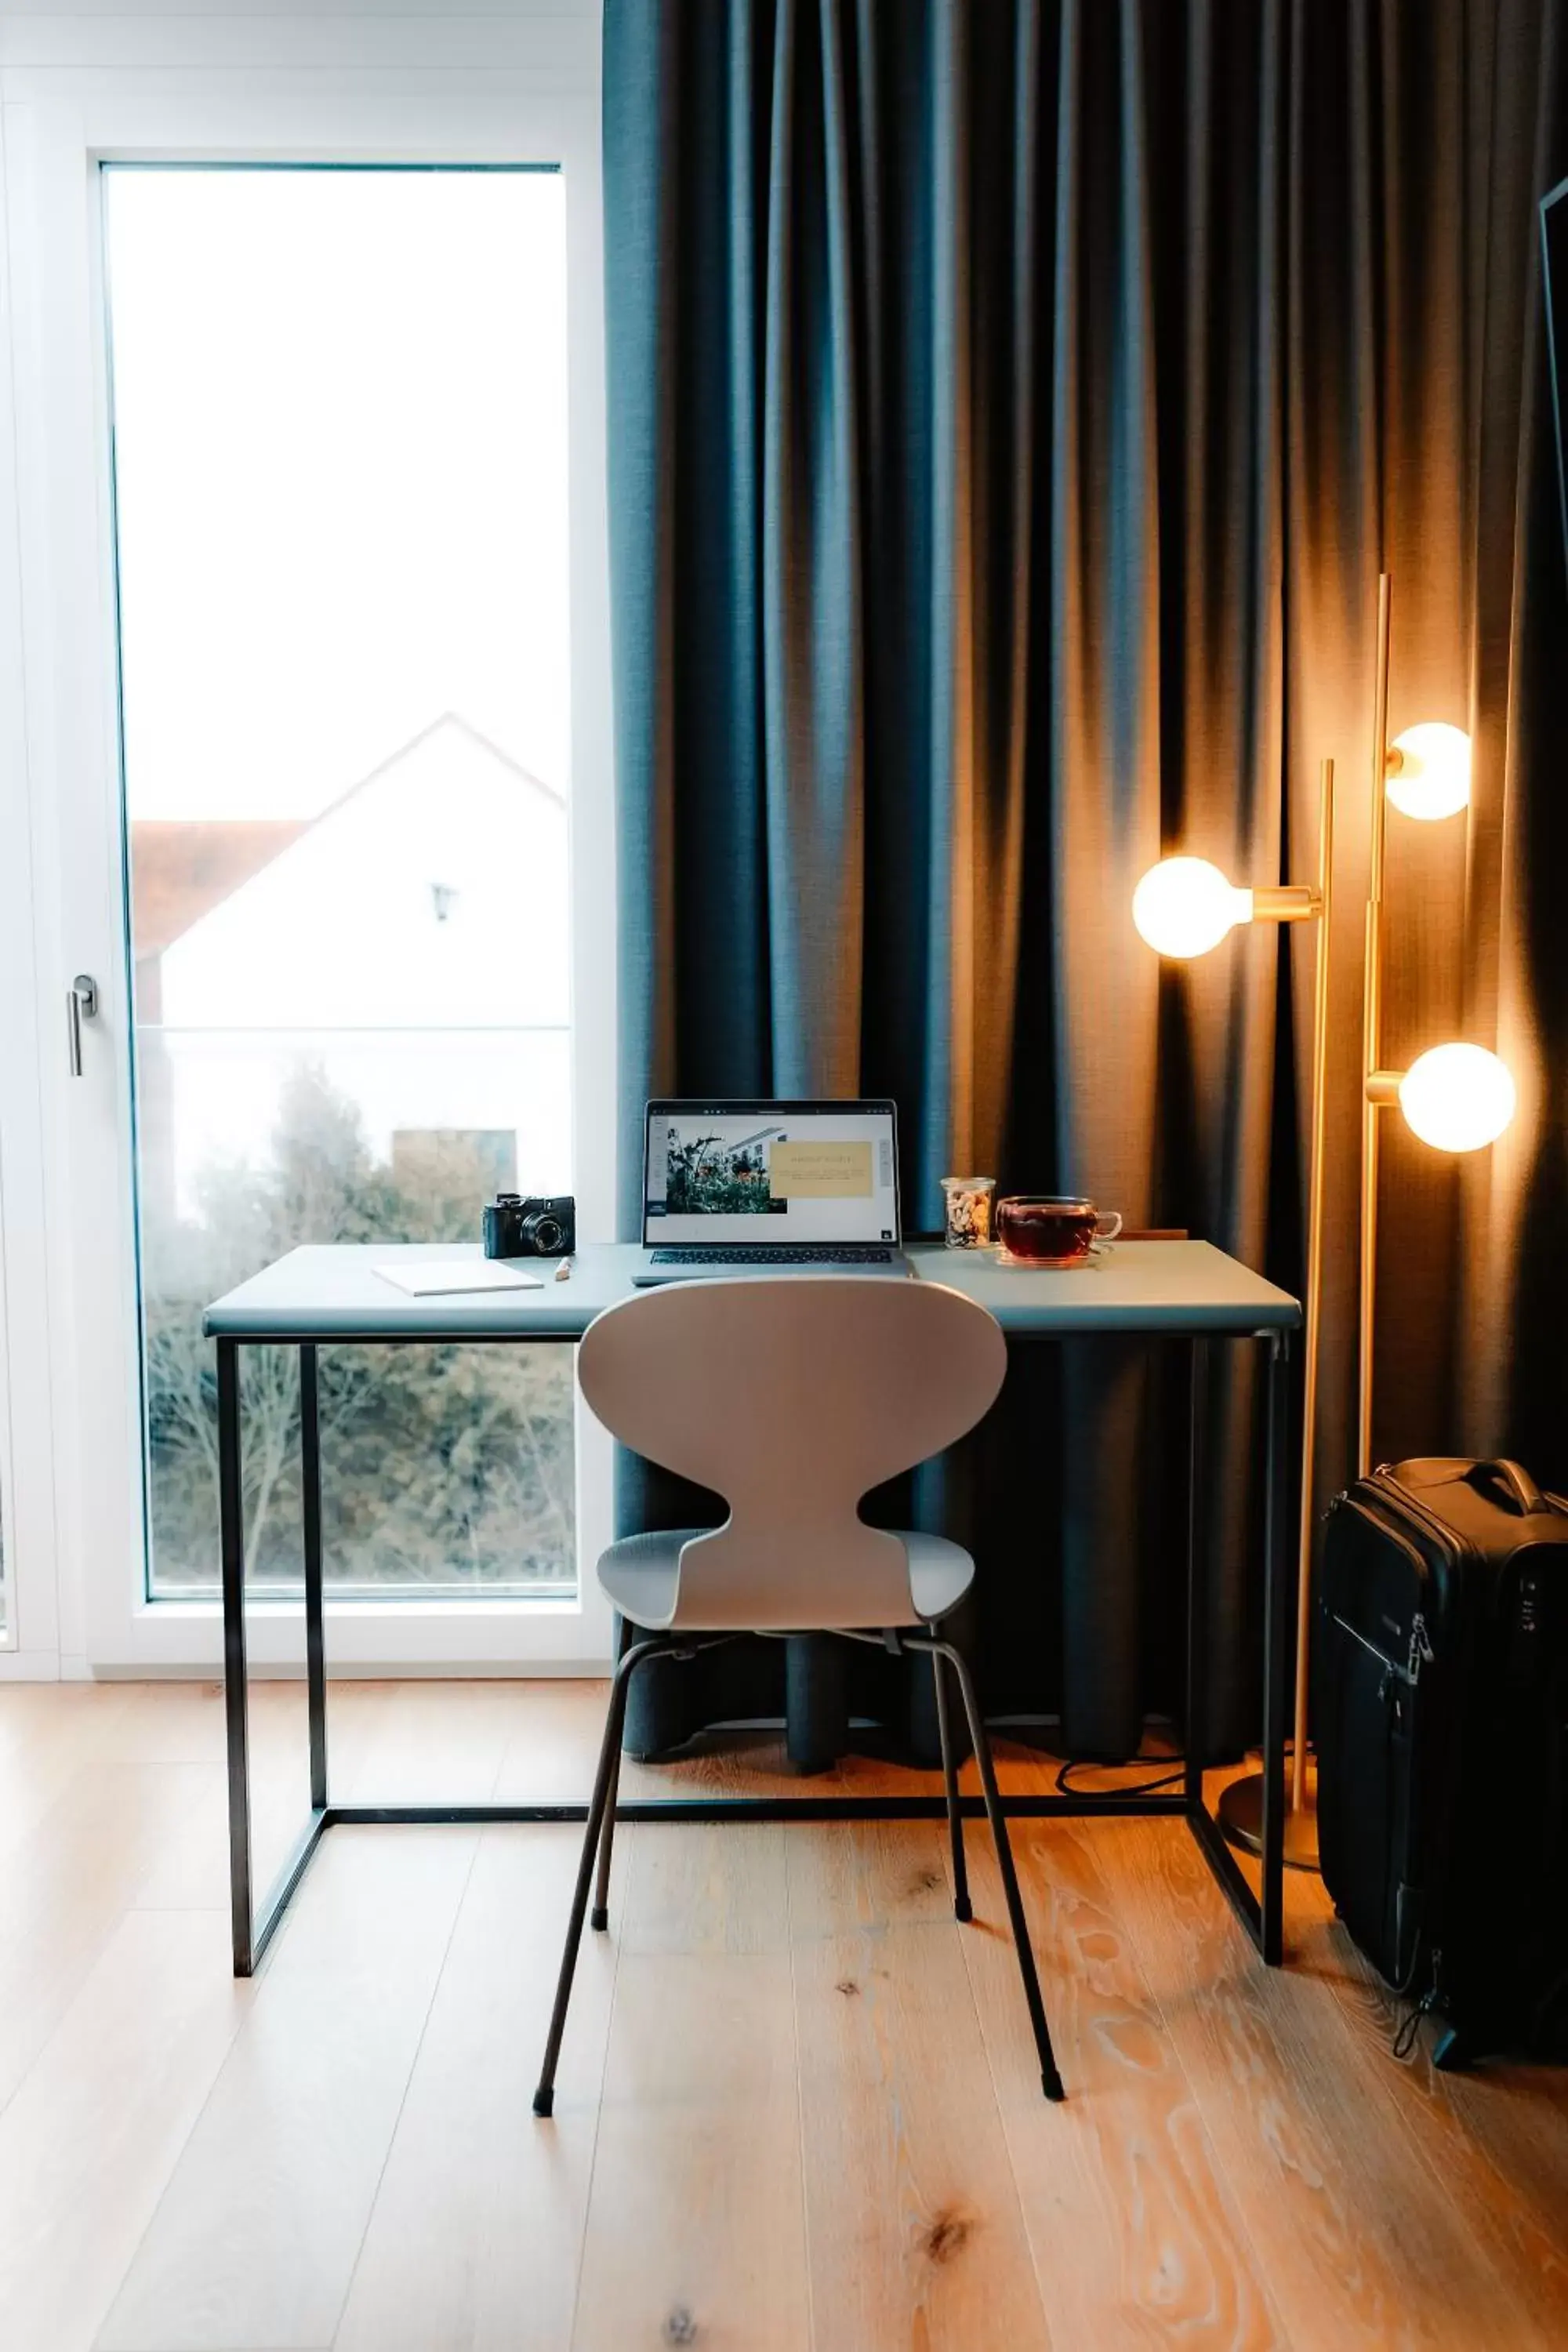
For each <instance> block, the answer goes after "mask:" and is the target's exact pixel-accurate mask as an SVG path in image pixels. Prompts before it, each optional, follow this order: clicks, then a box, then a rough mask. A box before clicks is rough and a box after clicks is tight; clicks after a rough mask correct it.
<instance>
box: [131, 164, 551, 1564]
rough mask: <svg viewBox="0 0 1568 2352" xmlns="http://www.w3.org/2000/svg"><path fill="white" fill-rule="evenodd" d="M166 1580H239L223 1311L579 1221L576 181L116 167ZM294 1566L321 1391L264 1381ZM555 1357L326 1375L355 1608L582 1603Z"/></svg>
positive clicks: (149, 1331) (140, 996) (135, 963)
mask: <svg viewBox="0 0 1568 2352" xmlns="http://www.w3.org/2000/svg"><path fill="white" fill-rule="evenodd" d="M104 179H105V211H106V219H107V245H108V252H107V259H108V280H109V298H110V351H111V382H112V407H113V434H114V465H115V511H116V532H117V550H116V553H117V562H118V571H119V582H120V632H121V702H122V726H123V738H124V761H123V772H124V790H125V814H126V838H127V848H128V860H129V871H130V931H131V938H130V943H129V951H130V955H131V959H132V969H133V981H134V1002H135V1040H134V1054H135V1087H136V1106H137V1122H136V1123H137V1187H138V1209H139V1217H140V1236H141V1266H142V1342H143V1388H144V1402H145V1423H146V1444H147V1496H148V1522H149V1556H150V1569H149V1575H150V1586H151V1590H152V1591H153V1593H154V1594H155V1595H169V1596H173V1595H180V1596H185V1595H188V1594H190V1593H192V1592H193V1591H199V1590H203V1589H216V1583H217V1554H216V1526H217V1502H216V1397H215V1388H214V1365H213V1361H212V1349H211V1347H210V1344H209V1343H208V1342H206V1341H205V1340H204V1339H203V1338H202V1336H201V1310H202V1307H204V1305H205V1303H206V1301H207V1300H208V1299H210V1298H212V1297H216V1296H217V1295H218V1294H219V1293H221V1292H222V1291H224V1290H226V1289H228V1288H230V1287H231V1286H233V1285H234V1284H235V1283H237V1282H238V1281H240V1280H242V1279H243V1278H244V1277H245V1276H247V1275H248V1274H251V1273H253V1272H255V1271H256V1270H257V1269H258V1267H260V1266H261V1265H265V1264H266V1263H268V1261H269V1260H270V1259H272V1258H274V1257H277V1256H279V1255H281V1254H282V1253H283V1252H284V1251H286V1250H288V1249H290V1248H292V1247H294V1246H295V1245H296V1244H300V1243H303V1242H330V1241H375V1242H388V1241H473V1240H477V1239H478V1237H479V1212H480V1208H481V1206H482V1204H483V1202H484V1201H485V1200H486V1199H488V1198H489V1196H490V1195H491V1194H493V1193H494V1192H496V1191H497V1190H498V1189H499V1188H501V1187H507V1188H512V1189H520V1190H522V1191H526V1192H568V1191H570V1190H571V1189H572V1165H571V1071H570V1053H569V1019H570V1006H569V995H568V969H569V967H568V956H569V946H570V942H569V934H568V908H569V890H568V879H567V794H568V791H569V785H570V744H569V736H568V720H569V708H570V704H569V693H568V656H569V647H568V640H567V614H568V602H569V599H568V579H567V512H566V479H567V463H566V458H567V442H566V436H567V397H566V381H567V379H566V278H565V211H564V192H563V185H562V182H561V179H560V177H559V175H558V174H555V173H548V172H529V171H516V172H512V171H483V172H479V171H466V170H460V169H454V170H450V171H436V172H429V171H398V170H380V169H371V170H314V169H308V168H293V167H285V168H278V169H255V170H249V169H247V170H227V169H216V168H215V169H210V170H209V169H205V168H198V169H187V168H175V167H161V166H153V167H145V168H144V167H136V166H108V167H106V168H105V173H104ZM242 1375H243V1387H244V1400H245V1413H246V1423H245V1440H246V1444H245V1452H246V1502H247V1565H248V1570H249V1573H250V1575H251V1577H252V1578H253V1580H258V1581H260V1582H263V1583H267V1582H272V1583H278V1584H286V1583H291V1582H294V1581H296V1580H298V1579H299V1576H300V1514H299V1504H300V1497H299V1426H298V1366H297V1362H296V1360H295V1359H294V1358H293V1356H292V1355H291V1354H290V1353H289V1352H288V1351H284V1350H279V1351H271V1350H263V1349H247V1350H246V1351H245V1354H244V1357H243V1359H242ZM571 1377H572V1376H571V1364H570V1359H569V1355H568V1352H567V1351H566V1350H564V1349H550V1348H547V1347H542V1348H539V1349H522V1348H517V1349H509V1348H490V1349H481V1348H452V1349H441V1350H433V1349H409V1350H396V1349H383V1350H375V1349H323V1350H322V1354H321V1412H322V1469H323V1513H324V1518H325V1534H326V1549H327V1559H328V1573H329V1576H330V1577H331V1579H332V1580H334V1582H335V1583H336V1585H337V1587H338V1589H339V1590H353V1589H365V1590H374V1591H377V1592H383V1591H387V1590H388V1589H392V1590H399V1589H400V1590H404V1591H410V1592H414V1593H417V1594H420V1595H429V1594H431V1593H432V1592H436V1591H468V1590H476V1589H478V1590H482V1591H484V1592H485V1593H486V1594H487V1595H488V1596H493V1595H496V1594H498V1593H500V1592H508V1591H515V1592H521V1593H526V1592H529V1591H539V1590H544V1591H548V1592H550V1593H552V1594H553V1595H559V1594H560V1593H561V1592H562V1591H563V1589H564V1588H569V1586H570V1584H571V1581H572V1580H573V1578H574V1540H573V1451H572V1388H571Z"/></svg>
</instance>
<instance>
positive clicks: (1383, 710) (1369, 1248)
mask: <svg viewBox="0 0 1568 2352" xmlns="http://www.w3.org/2000/svg"><path fill="white" fill-rule="evenodd" d="M1393 590H1394V583H1393V582H1392V580H1391V579H1390V577H1389V575H1388V573H1387V572H1384V574H1383V576H1382V578H1381V579H1380V580H1379V582H1378V583H1377V699H1376V706H1375V713H1374V719H1373V780H1372V782H1373V789H1372V846H1371V854H1370V856H1369V858H1368V862H1367V895H1366V964H1365V971H1364V974H1363V989H1362V1143H1361V1285H1360V1298H1359V1307H1360V1313H1359V1318H1358V1327H1359V1328H1358V1334H1357V1351H1356V1352H1357V1366H1358V1379H1357V1384H1356V1475H1357V1476H1358V1477H1361V1478H1364V1477H1365V1476H1366V1475H1367V1472H1368V1471H1369V1470H1370V1469H1371V1468H1372V1400H1373V1349H1374V1344H1375V1340H1376V1335H1377V1173H1378V1142H1379V1136H1378V1124H1379V1122H1378V1113H1379V1112H1380V1111H1382V1110H1385V1109H1387V1108H1390V1107H1391V1106H1392V1105H1393V1104H1394V1103H1397V1104H1398V1106H1399V1108H1400V1109H1401V1110H1402V1111H1403V1112H1404V1114H1405V1125H1406V1126H1407V1127H1408V1128H1409V1129H1411V1131H1412V1133H1413V1134H1415V1135H1417V1136H1419V1137H1420V1139H1421V1140H1422V1142H1423V1143H1428V1144H1430V1145H1431V1146H1432V1148H1433V1150H1436V1151H1479V1150H1483V1149H1484V1148H1485V1146H1486V1145H1488V1144H1489V1143H1495V1142H1496V1141H1497V1139H1498V1137H1499V1136H1500V1134H1501V1133H1502V1131H1503V1129H1505V1128H1506V1127H1507V1125H1508V1123H1509V1121H1510V1119H1511V1118H1512V1117H1513V1113H1514V1106H1515V1101H1516V1099H1517V1098H1516V1096H1515V1092H1514V1084H1513V1078H1512V1076H1511V1075H1510V1071H1509V1068H1508V1066H1507V1064H1506V1063H1505V1062H1501V1061H1500V1060H1499V1058H1498V1056H1497V1055H1495V1054H1489V1053H1488V1051H1487V1049H1486V1047H1485V1046H1484V1045H1434V1046H1433V1047H1432V1048H1431V1049H1430V1050H1429V1051H1428V1052H1427V1053H1425V1054H1422V1055H1418V1056H1417V1058H1416V1059H1415V1061H1414V1062H1412V1064H1411V1065H1410V1067H1409V1069H1408V1070H1385V1069H1384V1066H1383V868H1384V838H1385V835H1386V830H1387V815H1388V803H1389V802H1390V801H1392V802H1393V803H1394V807H1395V808H1396V809H1399V810H1400V811H1402V812H1403V814H1405V816H1412V817H1418V818H1420V819H1422V820H1423V821H1424V822H1433V821H1436V820H1439V819H1441V818H1443V817H1449V816H1458V815H1459V814H1461V812H1462V811H1463V810H1465V809H1467V808H1468V806H1469V803H1470V739H1469V737H1468V735H1466V734H1465V733H1463V732H1462V731H1461V730H1460V729H1459V728H1458V727H1447V726H1443V725H1440V724H1426V725H1424V726H1420V727H1412V728H1410V729H1409V730H1407V731H1406V732H1405V734H1403V735H1399V736H1396V737H1395V739H1394V741H1393V742H1392V743H1390V742H1389V740H1388V654H1389V625H1390V617H1391V613H1392V605H1393ZM1299 1772H1300V1768H1298V1776H1299Z"/></svg>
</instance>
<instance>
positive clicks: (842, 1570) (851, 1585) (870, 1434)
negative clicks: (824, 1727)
mask: <svg viewBox="0 0 1568 2352" xmlns="http://www.w3.org/2000/svg"><path fill="white" fill-rule="evenodd" d="M1006 1368H1007V1347H1006V1342H1005V1339H1003V1337H1002V1332H1001V1328H1000V1326H999V1325H998V1324H997V1322H996V1320H995V1318H994V1317H993V1316H991V1315H988V1314H987V1313H986V1311H985V1309H984V1307H980V1306H977V1305H976V1304H975V1302H974V1301H973V1299H971V1298H966V1297H963V1295H962V1293H961V1292H959V1291H956V1290H948V1289H946V1288H944V1287H943V1286H942V1285H940V1284H937V1283H930V1282H920V1281H905V1282H899V1281H890V1280H887V1279H885V1278H883V1277H881V1276H870V1277H867V1278H864V1279H859V1278H857V1277H856V1276H848V1275H846V1276H838V1275H831V1276H779V1277H775V1278H773V1279H771V1280H769V1279H752V1280H744V1281H722V1280H718V1281H711V1282H708V1281H703V1282H680V1283H671V1284H669V1285H668V1286H667V1287H665V1288H662V1289H658V1290H644V1291H639V1292H637V1294H636V1295H635V1296H634V1297H631V1298H628V1299H625V1300H623V1301H622V1302H621V1303H620V1304H619V1305H618V1306H616V1307H610V1308H608V1309H607V1310H606V1312H605V1314H603V1315H601V1316H599V1317H598V1318H596V1319H595V1321H594V1322H593V1323H592V1324H590V1326H589V1328H588V1329H587V1331H586V1333H585V1334H584V1339H583V1341H582V1345H581V1347H580V1348H579V1349H578V1352H577V1369H578V1376H579V1378H580V1379H581V1381H582V1383H583V1393H584V1396H585V1397H586V1399H587V1401H588V1402H589V1404H590V1405H591V1406H592V1407H593V1409H594V1411H595V1413H597V1415H598V1417H599V1419H600V1420H601V1421H602V1422H603V1423H605V1427H606V1428H607V1429H609V1430H610V1431H611V1433H613V1434H614V1435H615V1436H616V1437H618V1438H619V1439H620V1440H621V1441H622V1443H623V1444H626V1445H629V1446H631V1447H632V1448H633V1449H634V1451H635V1452H637V1453H638V1454H646V1455H647V1458H648V1459H649V1460H650V1461H653V1462H658V1463H660V1464H662V1465H664V1467H665V1468H666V1469H668V1470H674V1471H677V1472H679V1475H681V1476H682V1477H685V1478H692V1479H695V1480H696V1481H697V1482H698V1484H699V1485H700V1486H710V1487H712V1488H713V1489H714V1490H715V1491H716V1492H717V1493H719V1494H721V1495H722V1496H723V1497H724V1499H725V1501H726V1502H727V1503H728V1505H729V1507H730V1517H729V1519H728V1521H727V1522H726V1523H725V1525H724V1526H723V1527H722V1528H716V1529H715V1530H714V1531H713V1533H712V1534H710V1535H704V1536H700V1537H697V1538H693V1539H692V1540H691V1541H690V1542H689V1543H688V1544H686V1545H685V1546H684V1548H683V1549H682V1552H681V1558H680V1571H679V1593H678V1597H677V1601H676V1609H675V1614H674V1618H673V1620H672V1622H673V1623H674V1624H676V1625H687V1626H691V1627H694V1628H695V1627H703V1628H706V1629H709V1630H719V1629H722V1628H725V1627H728V1626H731V1625H733V1626H737V1627H742V1626H746V1627H750V1626H755V1627H758V1628H761V1629H766V1630H769V1631H775V1630H776V1631H797V1630H800V1629H802V1628H811V1629H815V1628H824V1629H826V1628H829V1627H832V1626H836V1625H851V1626H889V1625H910V1624H913V1623H915V1622H917V1621H918V1618H919V1613H920V1612H918V1610H917V1609H916V1608H915V1606H914V1603H913V1601H912V1598H911V1596H910V1573H909V1556H908V1553H907V1552H906V1550H905V1549H904V1546H903V1544H902V1543H901V1542H900V1539H899V1538H898V1537H897V1536H896V1535H892V1534H889V1533H887V1532H885V1531H884V1530H881V1529H879V1528H870V1527H868V1526H867V1525H866V1523H865V1521H864V1520H863V1519H862V1518H861V1517H860V1516H859V1512H858V1503H859V1501H860V1498H861V1496H863V1495H865V1494H866V1493H868V1490H869V1489H870V1488H871V1487H873V1486H879V1485H880V1483H881V1482H882V1480H883V1479H885V1478H891V1477H895V1476H896V1475H898V1473H899V1472H900V1471H901V1470H908V1469H911V1468H912V1467H913V1466H914V1465H915V1464H916V1463H917V1462H924V1461H926V1460H927V1459H928V1458H929V1457H930V1456H931V1454H939V1453H940V1452H941V1451H942V1447H943V1446H945V1445H951V1444H952V1443H953V1441H954V1440H955V1439H957V1438H959V1437H962V1436H963V1433H964V1432H965V1431H966V1430H968V1429H971V1428H973V1425H974V1423H976V1422H977V1421H978V1420H979V1419H980V1418H981V1416H982V1414H983V1413H984V1412H985V1411H986V1410H987V1408H988V1407H989V1406H990V1404H991V1403H992V1402H993V1400H994V1397H995V1395H996V1392H997V1391H998V1389H999V1388H1000V1387H1001V1385H1002V1380H1003V1375H1004V1373H1005V1370H1006Z"/></svg>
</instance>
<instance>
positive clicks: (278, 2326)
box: [99, 1829, 475, 2352]
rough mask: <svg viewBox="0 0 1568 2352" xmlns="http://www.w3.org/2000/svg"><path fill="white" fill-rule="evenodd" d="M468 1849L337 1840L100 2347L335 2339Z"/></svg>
mask: <svg viewBox="0 0 1568 2352" xmlns="http://www.w3.org/2000/svg"><path fill="white" fill-rule="evenodd" d="M474 1844H475V1839H474V1835H473V1833H472V1832H467V1831H463V1830H456V1829H434V1830H403V1829H367V1830H352V1829H342V1830H336V1831H334V1832H333V1833H332V1835H331V1837H330V1838H329V1839H328V1840H327V1842H326V1843H325V1844H324V1845H323V1847H322V1848H321V1853H320V1854H319V1855H318V1857H317V1859H316V1861H315V1863H314V1864H313V1865H312V1868H311V1870H310V1874H309V1876H308V1877H307V1878H306V1880H305V1882H304V1884H303V1885H302V1886H301V1888H300V1893H299V1895H297V1897H296V1898H295V1902H296V1907H295V1909H294V1912H293V1913H292V1915H291V1916H290V1917H289V1920H288V1921H287V1922H286V1923H285V1926H284V1927H283V1928H282V1929H281V1931H280V1932H279V1938H278V1940H277V1942H276V1943H275V1945H274V1946H273V1948H272V1952H271V1954H270V1955H269V1957H268V1962H267V1964H266V1968H265V1971H264V1973H263V1975H262V1977H261V1978H260V1979H259V1980H258V1988H257V1992H256V1997H255V2000H254V2001H253V2004H252V2007H251V2010H250V2013H249V2015H248V2017H247V2020H246V2021H245V2024H244V2026H243V2028H242V2030H241V2031H240V2032H239V2033H238V2035H237V2037H236V2040H235V2043H234V2046H233V2048H232V2050H231V2051H230V2052H229V2054H228V2057H227V2059H226V2062H225V2064H224V2067H223V2071H222V2073H221V2074H219V2076H218V2078H217V2081H216V2084H214V2086H213V2092H212V2096H211V2098H210V2099H209V2100H208V2102H207V2105H206V2106H205V2110H204V2112H203V2114H202V2116H201V2118H200V2121H199V2122H198V2123H197V2125H196V2126H195V2130H194V2131H193V2133H192V2134H191V2137H190V2140H189V2142H188V2143H187V2145H186V2147H185V2148H184V2153H183V2154H182V2157H181V2159H180V2162H179V2164H178V2165H177V2167H176V2168H175V2169H174V2175H173V2178H172V2179H171V2180H170V2182H169V2185H168V2188H167V2189H166V2190H165V2192H164V2195H163V2200H162V2202H161V2204H160V2205H159V2208H158V2210H157V2213H156V2214H155V2216H154V2218H153V2222H152V2225H151V2227H150V2228H149V2230H148V2231H147V2234H146V2237H145V2239H144V2240H143V2242H142V2245H141V2246H140V2248H139V2249H138V2252H137V2254H136V2257H135V2260H134V2261H133V2263H132V2265H131V2268H130V2271H129V2273H128V2274H127V2276H126V2279H125V2283H124V2284H123V2286H122V2287H121V2292H120V2294H119V2295H118V2296H117V2297H116V2299H115V2303H114V2305H113V2308H112V2310H111V2311H110V2315H109V2318H108V2320H107V2322H106V2323H105V2326H104V2327H103V2330H102V2332H101V2335H100V2338H99V2342H100V2346H101V2347H103V2352H230V2347H246V2352H248V2347H252V2346H255V2345H258V2344H266V2345H269V2346H278V2347H307V2346H308V2347H319V2346H322V2345H327V2344H330V2343H331V2338H332V2335H333V2332H334V2330H335V2329H336V2326H337V2324H338V2320H339V2318H340V2316H341V2314H342V2305H343V2301H344V2297H345V2295H346V2294H347V2291H348V2286H349V2281H350V2278H351V2276H352V2273H353V2266H354V2262H355V2259H356V2257H357V2255H358V2252H359V2249H360V2244H361V2242H362V2239H363V2234H364V2229H365V2225H366V2222H367V2221H368V2219H369V2215H370V2211H371V2207H372V2204H373V2201H374V2195H375V2189H376V2185H377V2182H378V2181H379V2179H380V2177H381V2172H382V2168H383V2166H384V2162H385V2159H386V2154H387V2150H388V2148H389V2147H390V2146H391V2143H392V2137H393V2133H394V2130H395V2126H396V2122H397V2116H398V2112H399V2109H400V2108H401V2105H402V2103H403V2099H404V2095H405V2091H406V2089H407V2085H408V2081H409V2077H410V2075H411V2074H412V2072H413V2067H414V2063H415V2058H416V2052H417V2049H418V2045H419V2040H420V2036H421V2034H422V2032H423V2031H424V2027H425V2022H426V2016H427V2015H428V2012H429V2009H430V2004H431V2000H432V1998H433V1996H434V1993H435V1990H436V1984H437V1978H438V1976H439V1974H440V1970H441V1965H442V1961H443V1959H444V1958H445V1954H446V1949H447V1939H448V1937H449V1936H450V1934H451V1931H452V1927H453V1925H454V1922H455V1920H456V1917H457V1913H458V1904H459V1902H460V1899H461V1896H462V1893H463V1889H464V1885H465V1884H466V1881H467V1878H468V1871H469V1868H470V1866H471V1864H472V1860H473V1853H474Z"/></svg>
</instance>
